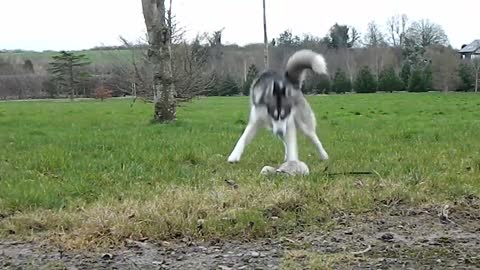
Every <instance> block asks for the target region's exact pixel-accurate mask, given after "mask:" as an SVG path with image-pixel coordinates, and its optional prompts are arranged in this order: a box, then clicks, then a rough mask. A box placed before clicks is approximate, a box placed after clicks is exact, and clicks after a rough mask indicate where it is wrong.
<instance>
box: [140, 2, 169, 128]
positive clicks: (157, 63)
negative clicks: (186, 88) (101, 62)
mask: <svg viewBox="0 0 480 270" xmlns="http://www.w3.org/2000/svg"><path fill="white" fill-rule="evenodd" d="M142 7H143V15H144V18H145V24H146V26H147V34H148V44H149V48H148V59H149V61H150V62H151V63H152V68H153V73H154V74H153V88H154V91H155V110H154V119H155V120H156V121H157V122H161V123H162V122H169V121H174V120H175V119H176V102H175V84H174V80H173V76H172V69H171V66H170V65H169V63H170V61H171V60H170V59H171V57H170V50H169V44H170V42H171V34H170V33H169V32H170V29H169V27H168V22H167V19H166V16H165V15H166V10H165V0H142Z"/></svg>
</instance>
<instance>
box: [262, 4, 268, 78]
mask: <svg viewBox="0 0 480 270" xmlns="http://www.w3.org/2000/svg"><path fill="white" fill-rule="evenodd" d="M263 42H264V43H265V51H264V64H265V69H268V67H269V65H268V37H267V15H266V6H265V0H263Z"/></svg>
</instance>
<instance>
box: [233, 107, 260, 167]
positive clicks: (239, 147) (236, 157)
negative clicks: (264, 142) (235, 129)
mask: <svg viewBox="0 0 480 270" xmlns="http://www.w3.org/2000/svg"><path fill="white" fill-rule="evenodd" d="M258 128H259V121H258V119H257V117H256V114H255V111H254V109H252V112H251V115H250V120H249V122H248V124H247V127H246V128H245V131H243V134H242V136H241V137H240V139H239V140H238V142H237V144H236V145H235V148H234V149H233V151H232V153H231V154H230V156H229V157H228V159H227V160H228V162H230V163H235V162H238V161H240V158H241V157H242V154H243V150H244V149H245V147H246V146H247V145H248V144H249V143H250V142H251V141H252V139H253V137H255V135H256V134H257V131H258Z"/></svg>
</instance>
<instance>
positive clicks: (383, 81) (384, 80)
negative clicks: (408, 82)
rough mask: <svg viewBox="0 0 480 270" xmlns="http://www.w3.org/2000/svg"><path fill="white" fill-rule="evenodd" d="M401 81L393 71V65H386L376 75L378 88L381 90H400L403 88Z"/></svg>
mask: <svg viewBox="0 0 480 270" xmlns="http://www.w3.org/2000/svg"><path fill="white" fill-rule="evenodd" d="M403 87H404V86H403V82H402V80H401V79H400V78H399V77H398V76H397V74H396V73H395V69H394V68H393V67H388V68H386V69H384V70H382V72H380V75H379V76H378V90H381V91H389V92H393V91H400V90H402V89H403Z"/></svg>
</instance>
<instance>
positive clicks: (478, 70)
mask: <svg viewBox="0 0 480 270" xmlns="http://www.w3.org/2000/svg"><path fill="white" fill-rule="evenodd" d="M472 64H473V69H474V71H475V93H477V92H478V84H479V83H480V82H479V80H480V58H478V57H476V58H473V60H472Z"/></svg>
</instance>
